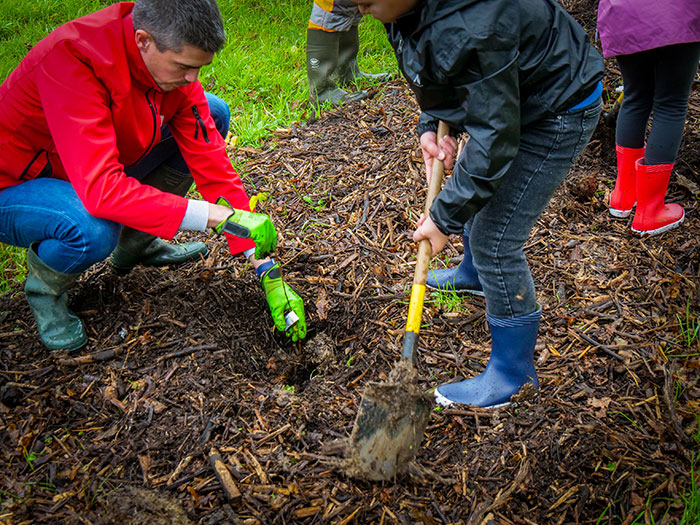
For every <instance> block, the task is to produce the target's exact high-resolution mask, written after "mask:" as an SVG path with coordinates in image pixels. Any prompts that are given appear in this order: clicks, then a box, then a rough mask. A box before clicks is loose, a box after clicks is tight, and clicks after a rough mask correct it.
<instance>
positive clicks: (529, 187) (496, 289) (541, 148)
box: [465, 101, 601, 318]
mask: <svg viewBox="0 0 700 525" xmlns="http://www.w3.org/2000/svg"><path fill="white" fill-rule="evenodd" d="M600 107H601V105H600V101H598V102H596V103H595V104H593V105H592V106H589V107H587V108H584V109H579V110H572V111H567V112H564V113H561V114H559V115H553V116H551V117H549V118H544V119H540V120H538V121H537V122H534V123H532V124H530V125H528V126H525V127H523V128H522V129H521V136H520V150H519V151H518V154H517V155H516V157H515V159H514V161H513V164H512V166H511V168H510V169H509V170H508V172H507V173H506V175H505V176H504V177H503V180H502V182H501V185H500V186H499V188H498V190H496V193H495V194H494V196H493V197H492V198H491V200H490V201H489V202H488V203H487V204H486V206H484V207H483V208H482V209H481V210H480V211H479V212H478V213H477V214H476V215H475V216H474V217H473V218H472V219H471V220H470V221H469V222H468V223H467V224H466V225H465V231H467V232H468V233H469V246H470V247H471V251H472V255H473V257H474V265H475V266H476V269H477V271H478V272H479V281H480V282H481V283H482V285H483V288H484V296H485V297H486V311H487V312H488V314H489V315H490V316H492V317H499V318H512V317H520V316H523V315H527V314H530V313H532V312H534V311H535V310H537V299H536V296H535V287H534V284H533V281H532V274H531V273H530V268H529V267H528V264H527V260H526V259H525V254H524V253H523V246H525V242H526V241H527V239H528V237H529V236H530V231H531V230H532V227H533V226H534V225H535V222H536V221H537V219H538V218H539V216H540V215H541V214H542V212H543V211H544V209H545V207H546V206H547V203H549V201H550V199H551V197H552V195H553V194H554V191H555V190H556V189H557V188H558V187H559V185H560V184H561V183H562V181H563V180H564V178H565V177H566V175H567V173H568V172H569V169H570V168H571V166H572V164H573V163H574V162H575V161H576V158H577V157H578V156H579V155H580V154H581V152H582V151H583V149H584V148H585V147H586V144H588V141H589V140H590V138H591V135H592V134H593V131H594V130H595V127H596V124H597V123H598V117H599V115H600ZM467 161H468V159H467Z"/></svg>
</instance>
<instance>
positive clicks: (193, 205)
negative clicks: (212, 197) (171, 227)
mask: <svg viewBox="0 0 700 525" xmlns="http://www.w3.org/2000/svg"><path fill="white" fill-rule="evenodd" d="M208 221H209V203H208V202H206V201H200V200H195V199H187V210H186V211H185V216H184V217H183V218H182V222H181V223H180V228H179V229H180V230H194V231H198V232H203V231H206V229H207V222H208Z"/></svg>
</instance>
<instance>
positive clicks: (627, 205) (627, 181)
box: [608, 146, 644, 218]
mask: <svg viewBox="0 0 700 525" xmlns="http://www.w3.org/2000/svg"><path fill="white" fill-rule="evenodd" d="M615 151H617V180H616V181H615V189H614V190H613V191H612V193H611V194H610V206H609V207H608V210H609V211H610V215H612V216H613V217H619V218H625V217H628V216H629V214H630V213H631V212H632V208H634V203H635V201H636V200H637V189H636V180H637V177H636V172H635V166H634V164H635V162H637V160H639V159H641V158H642V157H644V148H624V147H622V146H615Z"/></svg>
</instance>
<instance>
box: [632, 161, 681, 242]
mask: <svg viewBox="0 0 700 525" xmlns="http://www.w3.org/2000/svg"><path fill="white" fill-rule="evenodd" d="M636 166H637V211H636V212H635V214H634V220H633V221H632V231H634V232H636V233H639V234H640V235H641V236H642V237H644V236H647V235H659V234H660V233H663V232H665V231H667V230H670V229H672V228H676V227H678V226H679V225H680V224H681V223H682V222H683V219H685V211H684V210H683V207H682V206H681V205H680V204H665V203H664V198H665V197H666V190H667V189H668V181H669V180H670V178H671V170H672V169H673V164H654V165H650V166H646V165H645V164H644V159H639V160H638V161H637V164H636Z"/></svg>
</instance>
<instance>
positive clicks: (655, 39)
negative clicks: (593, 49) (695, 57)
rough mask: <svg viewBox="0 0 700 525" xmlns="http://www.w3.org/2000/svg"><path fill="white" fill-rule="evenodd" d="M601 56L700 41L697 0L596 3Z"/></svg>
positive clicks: (633, 0) (643, 0)
mask: <svg viewBox="0 0 700 525" xmlns="http://www.w3.org/2000/svg"><path fill="white" fill-rule="evenodd" d="M598 35H599V36H600V42H601V44H602V45H603V56H605V57H606V58H607V57H611V56H616V55H629V54H630V53H638V52H639V51H646V50H647V49H654V48H656V47H662V46H669V45H672V44H683V43H686V42H700V0H600V2H599V4H598Z"/></svg>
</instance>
